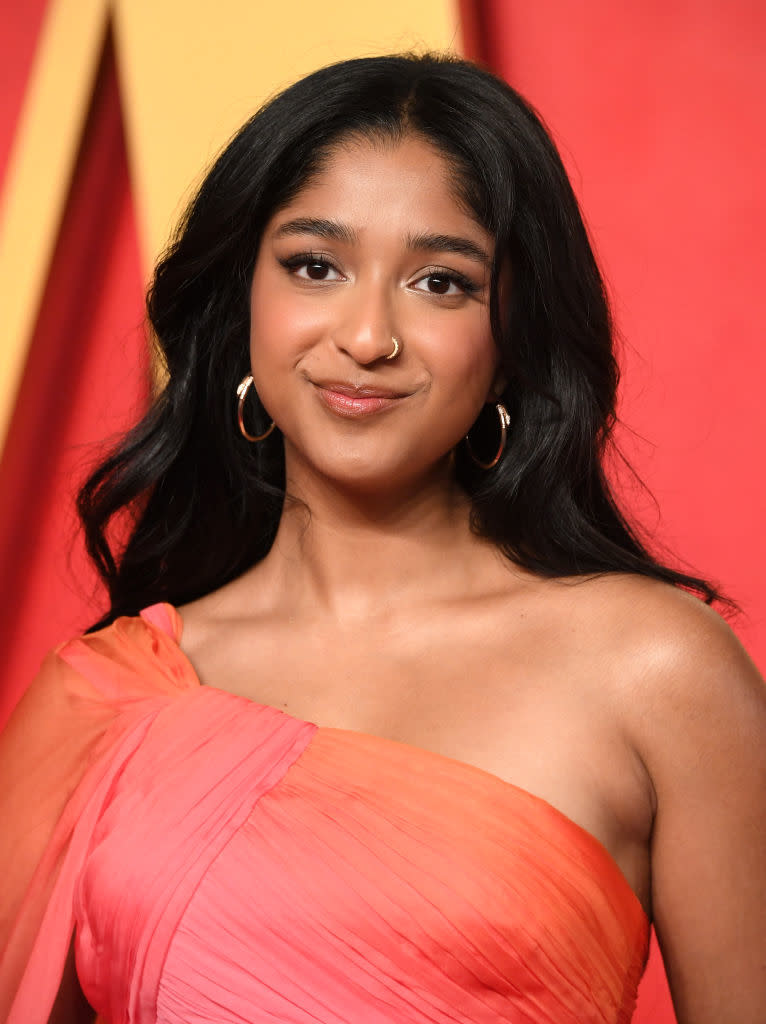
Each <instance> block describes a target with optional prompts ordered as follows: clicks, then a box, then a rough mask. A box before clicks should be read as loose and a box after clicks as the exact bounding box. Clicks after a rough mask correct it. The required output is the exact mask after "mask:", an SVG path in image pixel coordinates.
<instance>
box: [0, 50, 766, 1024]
mask: <svg viewBox="0 0 766 1024" xmlns="http://www.w3.org/2000/svg"><path fill="white" fill-rule="evenodd" d="M149 314H150V319H151V322H152V325H153V328H154V330H155V332H156V336H157V339H158V342H159V346H160V349H161V352H162V354H163V357H164V360H165V362H166V365H167V371H168V380H167V385H166V387H165V389H164V391H163V393H162V394H161V395H160V397H159V398H158V400H157V402H156V403H155V405H154V408H153V409H152V410H151V411H150V413H149V414H148V416H147V417H146V418H145V420H144V421H143V422H142V423H141V424H140V425H139V426H138V427H137V428H136V429H135V430H134V431H133V432H132V434H131V435H129V436H128V438H127V439H126V440H125V442H124V443H123V445H122V446H121V448H120V449H119V450H118V451H117V452H116V454H114V455H113V456H112V457H111V458H110V459H109V460H108V461H107V462H106V463H105V464H104V465H103V466H102V467H100V468H99V469H98V470H97V471H96V472H95V474H94V475H93V476H92V477H91V479H90V481H89V482H88V483H87V485H86V486H85V488H84V490H83V492H82V495H81V498H80V509H81V514H82V518H83V521H84V525H85V529H86V535H87V538H88V542H89V545H90V550H91V553H92V555H93V557H94V559H95V560H96V563H97V565H98V566H99V569H100V571H101V573H102V576H103V578H104V581H105V583H106V584H107V586H108V589H109V593H110V601H111V605H110V610H109V612H108V613H107V615H106V616H105V617H104V618H103V619H102V620H101V622H100V623H98V624H97V628H95V631H92V632H91V633H90V634H89V635H87V636H85V637H83V638H80V639H78V640H75V641H72V642H70V643H69V644H66V645H64V646H63V647H62V648H61V649H60V650H59V651H58V652H57V653H56V654H54V655H52V656H50V657H49V659H48V660H47V661H46V663H45V665H44V667H43V670H42V672H41V674H40V676H39V677H38V679H37V680H36V682H35V683H34V684H33V685H32V687H31V688H30V691H29V693H28V694H27V695H26V697H25V699H24V701H22V704H21V705H20V708H19V710H18V712H17V714H16V716H15V719H14V720H13V722H12V723H11V726H10V729H9V731H8V735H7V737H6V741H5V744H6V745H5V748H4V751H5V752H4V756H5V757H6V758H7V759H8V760H9V761H12V760H13V759H14V758H16V759H17V761H16V762H15V763H18V758H20V757H23V758H24V762H23V763H24V766H25V768H24V771H23V772H20V771H19V770H18V769H17V775H18V780H17V781H16V783H15V784H14V786H12V787H7V789H8V792H7V793H6V794H5V796H4V799H5V800H6V802H7V804H8V807H7V808H5V809H4V820H9V821H11V822H13V823H14V828H13V829H12V830H11V831H12V832H13V838H12V839H8V840H6V845H7V846H8V852H7V854H6V859H7V861H8V865H9V866H8V868H7V869H6V877H8V878H9V885H8V892H9V896H8V897H7V902H8V909H7V910H4V929H5V931H7V932H8V934H9V936H10V937H9V939H8V943H7V952H6V955H5V959H4V961H3V967H2V973H1V974H0V984H1V985H2V988H0V994H2V998H3V1014H4V1015H7V1019H8V1020H9V1021H11V1022H13V1024H16V1022H20V1021H24V1022H25V1024H29V1022H35V1021H46V1020H48V1019H51V1020H54V1021H66V1022H71V1021H80V1020H90V1019H92V1018H93V1014H94V1011H97V1012H98V1013H99V1015H100V1016H101V1017H102V1018H103V1019H104V1020H107V1021H110V1022H112V1021H115V1022H116V1021H127V1020H130V1021H141V1022H145V1021H152V1022H153V1021H163V1022H180V1021H184V1022H190V1021H216V1022H218V1021H227V1022H233V1021H236V1022H243V1021H247V1022H251V1021H259V1022H260V1021H296V1022H297V1021H309V1020H310V1021H317V1020H319V1021H328V1022H329V1021H333V1022H335V1021H341V1020H343V1021H360V1020H364V1021H365V1022H383V1021H386V1022H388V1021H397V1022H398V1021H408V1022H410V1021H412V1022H421V1021H439V1022H441V1021H451V1022H454V1021H466V1022H467V1021H471V1022H474V1021H498V1020H507V1021H514V1022H542V1021H546V1022H550V1021H555V1022H557V1024H562V1022H575V1021H576V1022H578V1024H582V1022H586V1021H610V1022H625V1021H628V1020H629V1019H630V1015H631V1012H632V1008H633V1005H634V1001H635V992H636V986H637V983H638V980H639V977H640V974H641V971H642V969H643V965H644V962H645V956H646V949H647V938H648V928H649V921H650V920H653V921H654V923H655V925H656V928H657V932H658V935H659V937H660V941H661V945H662V949H663V953H664V956H665V960H666V964H667V967H668V971H669V976H670V981H671V986H672V991H673V998H674V1003H675V1008H676V1012H677V1015H678V1019H679V1022H680V1024H707V1022H713V1021H714V1022H715V1024H722V1022H727V1021H731V1022H734V1021H736V1022H737V1024H748V1022H752V1024H755V1022H756V1021H759V1022H760V1021H762V1020H763V1016H764V1010H766V974H764V957H763V934H764V930H765V929H766V823H765V822H764V814H763V810H764V798H763V792H764V783H765V782H766V753H765V752H764V750H765V747H764V744H763V743H762V737H763V731H764V728H765V727H766V692H765V691H764V686H763V681H762V680H761V678H760V677H759V675H758V673H757V672H756V670H755V668H754V667H753V665H752V663H751V662H750V661H749V659H748V658H747V655H746V654H745V653H744V651H743V650H742V648H741V647H740V645H739V644H738V642H737V641H736V639H735V637H734V636H733V634H732V633H731V631H730V630H729V629H728V627H727V626H726V625H725V624H724V622H723V621H722V620H721V619H720V618H719V617H718V616H717V615H716V614H715V613H714V612H713V611H712V610H711V609H710V608H709V607H706V605H705V604H704V603H702V602H701V601H699V600H697V598H696V597H694V596H692V594H690V593H689V592H688V591H690V590H692V591H696V592H697V593H698V594H700V595H702V596H703V597H704V598H705V601H706V602H707V603H708V604H709V603H711V602H712V601H713V600H714V599H715V598H717V597H718V595H717V593H716V591H715V590H714V589H713V588H712V587H711V586H710V585H709V584H707V583H705V582H704V581H703V580H700V579H696V578H694V577H691V576H686V575H683V574H681V573H678V572H675V571H674V570H672V569H670V568H668V567H666V566H663V565H661V564H659V563H658V562H657V561H655V560H654V559H653V558H652V556H651V555H650V554H649V553H648V552H647V551H646V550H645V548H644V547H643V546H642V544H641V543H640V541H639V539H638V538H637V536H636V534H635V533H634V532H632V531H631V529H630V528H629V526H628V525H627V523H626V521H625V519H624V518H623V517H622V515H621V514H620V512H619V510H618V508H617V506H616V504H615V501H614V499H613V497H612V495H611V494H610V491H609V487H608V484H607V482H606V480H605V477H604V474H603V471H602V467H601V457H602V455H603V452H604V449H605V446H606V444H607V442H608V441H609V437H610V431H611V428H612V425H613V422H614V403H615V388H616V383H617V370H616V366H615V362H614V357H613V353H612V345H611V332H610V321H609V314H608V309H607V303H606V299H605V296H604V289H603V286H602V282H601V279H600V276H599V273H598V270H597V267H596V265H595V261H594V258H593V255H592V253H591V249H590V247H589V244H588V240H587V237H586V232H585V230H584V227H583V224H582V221H581V218H580V215H579V212H578V209H577V204H576V201H575V199H574V196H573V194H572V191H571V188H570V186H569V184H568V182H567V179H566V176H565V173H564V171H563V169H562V166H561V163H560V160H559V158H558V156H557V154H556V152H555V149H554V148H553V146H552V143H551V142H550V140H549V139H548V137H547V135H546V134H545V132H544V130H543V128H542V127H541V125H540V123H539V121H538V119H537V118H536V116H535V115H534V113H533V112H532V111H531V110H530V109H529V107H528V106H527V105H526V104H525V103H524V102H523V101H522V100H521V99H520V97H519V96H518V95H517V94H515V93H514V92H513V91H512V90H511V89H510V88H508V86H506V85H505V84H504V83H502V82H500V81H498V80H497V79H495V78H493V77H492V76H491V75H489V74H487V73H485V72H483V71H481V70H479V69H477V68H476V67H474V66H472V65H470V64H467V63H464V62H461V61H457V60H452V59H443V58H438V57H433V56H426V57H412V56H404V57H386V58H375V59H364V60H357V61H350V62H346V63H343V64H339V65H336V66H334V67H330V68H325V69H324V70H321V71H319V72H317V73H316V74H314V75H311V76H309V77H308V78H306V79H304V80H303V81H301V82H299V83H297V84H296V85H294V86H292V87H291V88H290V89H288V90H287V91H286V92H284V93H283V94H281V95H280V96H278V97H277V98H276V99H274V100H273V101H272V102H271V103H270V104H269V105H267V106H266V107H265V108H264V109H263V110H262V111H261V112H259V113H258V114H257V115H256V116H255V117H254V118H253V119H252V120H251V121H250V122H249V123H248V124H246V125H245V126H244V128H243V129H242V130H241V131H240V133H239V134H238V135H237V136H236V138H235V139H234V140H233V141H232V142H231V144H230V145H229V146H228V147H227V148H226V150H225V151H224V152H223V154H222V155H221V157H220V158H219V159H218V161H217V163H216V164H215V166H214V167H213V169H212V170H211V171H210V173H209V175H208V176H207V178H206V179H205V181H204V183H203V184H202V186H201V189H200V191H199V193H198V195H197V197H196V198H195V200H194V201H193V203H192V205H191V207H190V209H189V212H188V214H187V216H186V219H185V221H184V223H183V225H182V227H181V229H180V231H179V233H178V235H177V238H176V240H175V242H174V243H173V245H172V247H171V248H170V250H169V252H168V253H167V254H166V255H165V257H164V258H163V259H162V261H161V262H160V265H159V267H158V269H157V273H156V277H155V280H154V283H153V285H152V288H151V292H150V298H149ZM126 513H128V514H130V515H131V516H132V517H133V518H132V520H130V522H131V525H130V526H129V528H128V530H127V534H128V536H127V543H126V544H125V545H124V546H123V548H122V549H120V548H119V545H118V543H117V541H116V540H115V538H114V536H113V535H108V528H109V527H110V524H112V523H113V522H114V521H115V517H117V520H121V521H122V522H124V521H125V519H124V517H125V514H126ZM73 936H74V938H73ZM67 951H68V953H67ZM75 957H76V968H75ZM51 1007H53V1009H52V1010H51ZM4 1019H5V1018H4Z"/></svg>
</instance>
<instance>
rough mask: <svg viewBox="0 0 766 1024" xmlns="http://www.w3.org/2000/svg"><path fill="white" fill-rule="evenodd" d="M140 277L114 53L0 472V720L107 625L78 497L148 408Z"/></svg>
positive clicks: (100, 85) (105, 65)
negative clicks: (53, 655) (106, 444)
mask: <svg viewBox="0 0 766 1024" xmlns="http://www.w3.org/2000/svg"><path fill="white" fill-rule="evenodd" d="M139 267H140V264H139V252H138V241H137V234H136V224H135V220H134V215H133V208H132V203H131V197H130V182H129V180H128V169H127V159H126V153H125V143H124V138H123V132H122V122H121V114H120V100H119V95H118V89H117V78H116V71H115V62H114V55H113V51H112V48H111V45H107V48H106V51H105V56H104V59H103V62H102V67H101V69H100V72H99V75H98V81H97V86H96V90H95V93H94V99H93V104H92V109H91V111H90V114H89V117H88V121H87V125H86V127H85V132H84V138H83V144H82V148H81V152H80V154H79V157H78V161H77V166H76V171H75V176H74V181H73V185H72V189H71V193H70V196H69V198H68V202H67V207H66V211H65V214H64V219H63V223H62V227H61V232H60V236H59V239H58V242H57V245H56V249H55V253H54V256H53V261H52V267H51V271H50V275H49V280H48V283H47V287H46V291H45V296H44V300H43V306H42V309H41V312H40V315H39V318H38V322H37V324H36V327H35V331H34V336H33V339H32V344H31V347H30V351H29V357H28V362H27V365H26V367H25V371H24V377H23V381H22V384H21V390H20V393H19V397H18V400H17V403H16V407H15V410H14V415H13V419H12V422H11V427H10V432H9V435H8V440H7V444H6V449H5V454H4V458H3V462H2V464H0V493H2V494H3V496H4V498H3V502H2V504H1V505H0V579H2V585H3V605H4V608H3V615H2V618H1V619H0V650H2V651H3V652H4V667H3V679H2V684H1V689H0V720H4V718H5V716H6V715H7V713H8V712H9V711H10V708H11V707H12V706H13V704H14V703H15V701H16V700H17V699H18V697H19V696H20V695H21V693H22V691H23V689H24V688H25V687H26V685H27V684H28V682H29V680H30V679H31V677H32V676H33V675H34V673H35V671H36V670H37V666H38V665H39V662H40V660H41V658H42V655H43V654H44V652H45V651H46V650H47V649H48V648H50V647H51V646H53V645H54V644H56V643H58V642H60V641H61V640H63V639H65V638H66V637H67V636H69V635H71V634H72V633H74V632H76V631H80V630H81V629H82V628H84V627H86V626H87V625H89V624H90V622H92V621H93V620H94V619H95V618H97V617H98V614H99V610H98V608H97V607H96V605H94V602H93V591H94V584H95V579H94V574H93V572H92V570H91V569H90V568H89V566H88V565H87V560H86V558H85V554H84V549H83V545H82V542H81V540H80V539H79V537H77V530H76V522H75V514H74V492H75V490H76V485H77V482H78V481H79V480H81V479H82V477H83V473H84V469H85V467H86V466H87V464H88V462H89V460H90V459H92V456H93V451H92V449H91V448H90V447H89V446H90V445H92V444H93V443H94V442H98V441H100V440H102V439H103V438H104V437H106V436H108V435H110V434H114V433H115V432H117V431H119V430H121V429H124V427H125V426H127V425H128V424H129V423H130V421H131V420H133V419H134V418H135V415H136V412H137V410H138V409H140V408H141V407H142V406H143V405H144V404H145V402H146V399H147V396H148V392H149V374H148V367H147V359H146V354H145V353H146V343H145V339H144V332H143V328H142V319H143V311H142V307H143V297H142V284H141V273H140V269H139ZM101 604H103V601H102V602H101ZM99 608H100V604H99Z"/></svg>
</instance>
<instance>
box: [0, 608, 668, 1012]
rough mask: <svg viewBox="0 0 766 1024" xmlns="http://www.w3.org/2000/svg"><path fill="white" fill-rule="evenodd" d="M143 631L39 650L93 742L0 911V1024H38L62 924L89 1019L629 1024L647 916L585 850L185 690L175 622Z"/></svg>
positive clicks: (519, 811) (415, 760)
mask: <svg viewBox="0 0 766 1024" xmlns="http://www.w3.org/2000/svg"><path fill="white" fill-rule="evenodd" d="M142 616H143V617H142V618H141V619H122V620H118V622H117V623H115V624H114V625H113V626H111V627H109V628H108V629H107V630H104V631H102V632H101V633H99V634H94V635H92V636H89V637H86V638H83V639H81V640H79V641H75V642H73V643H72V644H70V645H68V646H66V647H65V648H64V649H62V650H61V651H60V652H59V655H58V658H59V661H63V662H64V664H65V665H66V666H67V671H68V672H71V673H73V675H72V677H71V678H69V679H68V680H67V685H68V686H69V688H70V689H71V688H72V686H73V685H74V684H76V686H77V687H79V689H78V690H77V692H78V694H79V696H80V699H81V698H82V695H83V693H84V692H87V685H88V684H89V685H91V686H92V687H93V692H92V693H89V694H88V701H89V702H90V712H91V713H92V712H93V711H94V710H95V708H97V707H98V708H99V709H100V715H101V718H102V719H103V720H104V721H102V725H103V726H104V728H103V731H102V733H101V735H100V736H98V737H97V738H96V740H95V742H94V739H93V735H92V732H93V728H94V727H93V724H92V723H91V722H90V721H89V723H88V724H89V729H90V731H89V732H88V740H89V743H88V747H89V749H88V753H87V756H86V757H85V760H86V762H87V763H86V767H85V769H84V770H83V773H82V778H81V779H80V780H79V781H78V782H76V783H75V784H74V785H73V787H72V783H71V781H70V783H69V786H70V787H72V791H71V793H70V796H69V799H68V801H65V810H64V813H63V814H61V817H60V819H59V820H58V821H57V822H55V823H54V824H53V825H52V826H50V836H49V837H48V839H47V842H46V843H45V847H44V850H43V855H42V858H41V860H40V864H41V867H40V868H38V871H37V873H36V874H35V876H34V877H33V879H32V884H31V886H30V887H29V890H28V892H27V895H26V897H24V898H23V899H22V900H21V901H19V900H18V899H17V900H16V902H15V909H16V924H15V925H14V926H13V927H12V928H11V933H10V934H11V941H10V943H9V949H10V950H11V956H12V959H14V951H15V963H16V973H17V975H19V974H20V977H18V976H17V977H16V979H15V980H16V989H15V993H14V994H15V1002H14V1003H13V1009H12V1010H11V1011H10V1016H9V1017H8V1020H9V1021H11V1022H12V1024H22V1022H23V1024H36V1022H37V1021H39V1022H40V1024H43V1022H44V1021H46V1020H47V1012H48V1011H49V1009H50V1004H51V1002H52V997H53V995H55V986H56V985H57V977H58V976H59V975H60V970H61V963H62V956H63V955H64V954H65V952H66V948H67V947H68V943H69V939H70V937H71V934H72V928H73V927H74V928H76V956H77V969H78V974H79V976H80V980H81V984H82V986H83V989H84V991H85V993H86V995H87V997H88V999H89V1001H90V1002H91V1004H92V1005H93V1006H94V1007H95V1008H96V1009H97V1010H98V1011H99V1014H100V1017H101V1019H103V1020H104V1021H108V1022H109V1024H123V1022H125V1024H127V1022H131V1024H160V1022H161V1024H202V1022H204V1024H255V1022H267V1021H268V1022H280V1024H285V1022H295V1024H304V1022H305V1024H308V1022H312V1024H316V1022H323V1024H340V1022H348V1024H352V1022H353V1024H361V1022H364V1024H379V1022H380V1024H382V1022H402V1024H404V1022H408V1024H409V1022H411V1024H426V1022H429V1024H442V1022H444V1024H447V1022H450V1024H454V1022H461V1024H469V1022H477V1024H478V1022H487V1024H489V1022H490V1021H491V1022H497V1021H510V1022H517V1024H554V1022H555V1024H570V1022H571V1024H575V1022H577V1024H589V1022H600V1024H625V1022H627V1021H629V1020H630V1016H631V1014H632V1010H633V1007H634V1004H635V997H636V989H637V985H638V981H639V978H640V975H641V972H642V969H643V965H644V962H645V958H646V951H647V940H648V923H647V920H646V917H645V915H644V912H643V910H642V908H641V905H640V903H639V901H638V899H637V898H636V896H635V894H634V893H633V892H632V890H631V889H630V887H629V885H628V883H627V881H626V880H625V878H624V876H623V875H622V873H621V872H620V870H619V868H618V866H617V865H616V863H615V862H614V860H613V859H612V858H611V856H610V855H609V853H608V852H607V851H606V849H605V848H604V847H603V846H602V845H601V844H600V843H599V842H598V841H597V840H596V839H595V838H594V837H593V836H591V835H589V833H587V832H586V831H584V830H583V829H582V828H580V827H579V826H578V825H576V824H575V823H574V822H572V821H570V820H569V819H568V818H567V817H565V816H564V815H563V814H561V813H560V812H559V811H557V810H556V809H554V808H553V807H552V806H551V805H549V804H548V803H546V802H545V801H543V800H541V799H540V798H538V797H535V796H533V795H532V794H530V793H527V792H526V791H524V790H522V789H519V788H518V787H516V786H513V785H511V784H509V783H507V782H504V781H503V780H501V779H499V778H497V777H495V776H493V775H491V774H489V773H487V772H484V771H481V770H480V769H478V768H474V767H471V766H469V765H466V764H464V763H462V762H459V761H455V760H452V759H450V758H447V757H444V756H442V755H439V754H435V753H430V752H427V751H424V750H421V749H419V748H414V747H411V746H408V745H406V744H401V743H397V742H394V741H391V740H386V739H382V738H379V737H374V736H369V735H366V734H360V733H356V732H350V731H347V730H339V729H328V728H317V727H316V726H315V725H313V724H312V723H309V722H304V721H301V720H300V719H296V718H294V717H292V716H290V715H286V714H284V713H283V712H281V711H278V710H276V709H275V708H271V707H267V706H264V705H260V704H256V703H253V702H251V701H249V700H246V699H244V698H242V697H237V696H234V695H232V694H230V693H227V692H226V691H224V690H220V689H216V688H212V687H203V686H201V685H200V684H199V680H198V679H197V678H196V676H195V675H194V672H193V669H192V668H191V666H190V664H189V663H188V661H187V660H186V658H185V657H184V655H183V654H182V652H181V651H180V648H179V647H178V640H179V639H180V630H181V622H180V618H179V617H178V615H177V613H176V612H175V610H174V609H172V608H171V607H170V606H168V605H159V606H154V607H153V608H151V609H147V610H146V611H145V612H144V613H142ZM150 678H153V679H154V692H153V693H152V686H151V685H150V684H149V683H148V682H147V680H148V679H150ZM78 680H79V681H78ZM83 681H85V682H83ZM97 695H98V696H97ZM75 703H77V702H75ZM79 712H80V715H82V708H81V707H80V708H79ZM86 717H87V716H86ZM80 724H81V723H80ZM59 802H60V801H59ZM67 804H68V805H69V806H66V805H67ZM73 810H74V811H76V814H75V815H74V816H73ZM62 821H63V822H65V824H64V826H63V831H62V824H61V822H62ZM38 827H39V822H38ZM51 848H53V849H54V850H55V851H56V855H55V864H51V863H49V862H48V861H46V853H45V850H50V849H51ZM1 852H2V848H1V846H0V853H1ZM62 863H63V864H64V868H63V869H62V868H61V864H62ZM51 875H54V876H55V877H54V878H53V879H52V881H51ZM30 892H31V893H32V896H31V897H30V895H29V893H30ZM40 892H44V893H45V896H46V898H47V900H48V903H47V908H48V909H47V910H46V911H44V912H43V913H41V912H40V906H39V903H40V898H39V893H40ZM35 893H37V894H38V895H37V896H35ZM51 907H53V908H54V909H53V910H51ZM19 922H20V923H19ZM20 949H25V951H26V953H27V954H28V956H27V964H28V966H27V967H26V969H22V968H21V966H20V964H19V950H20ZM51 959H52V961H53V967H51ZM3 969H4V968H3V966H0V995H4V994H5V991H4V985H6V984H9V983H10V982H6V980H5V978H4V975H3ZM57 972H58V974H57ZM12 974H13V971H10V974H9V977H10V975H12ZM46 1006H47V1011H46Z"/></svg>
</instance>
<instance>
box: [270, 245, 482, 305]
mask: <svg viewBox="0 0 766 1024" xmlns="http://www.w3.org/2000/svg"><path fill="white" fill-rule="evenodd" d="M279 262H280V263H281V265H282V266H283V267H284V268H285V269H286V270H288V271H290V272H291V273H294V272H295V271H296V270H299V269H300V268H301V267H306V266H310V265H312V264H313V265H315V266H316V265H319V266H326V267H330V268H331V269H332V270H337V269H338V268H337V267H336V266H335V264H334V263H333V262H332V260H331V259H329V258H328V257H327V256H325V255H323V254H322V253H317V252H300V253H296V254H295V255H294V256H287V257H284V258H283V259H280V260H279ZM428 277H441V278H444V279H445V280H447V281H449V282H450V284H455V285H457V287H458V288H460V290H461V291H463V292H464V293H465V294H466V295H473V294H474V293H475V292H478V291H479V285H477V284H476V283H475V282H474V281H472V280H471V279H470V278H468V277H465V276H464V275H463V274H459V273H457V271H455V270H447V269H446V268H445V267H429V268H428V270H427V272H426V273H425V274H423V275H422V276H421V277H419V278H418V281H423V280H425V279H426V278H428ZM319 283H321V282H319ZM429 294H431V295H439V292H430V293H429ZM446 297H447V298H454V296H446Z"/></svg>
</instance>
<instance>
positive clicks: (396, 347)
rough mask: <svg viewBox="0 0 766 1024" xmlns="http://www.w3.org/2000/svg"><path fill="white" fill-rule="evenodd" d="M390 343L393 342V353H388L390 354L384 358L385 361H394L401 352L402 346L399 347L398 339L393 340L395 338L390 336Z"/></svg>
mask: <svg viewBox="0 0 766 1024" xmlns="http://www.w3.org/2000/svg"><path fill="white" fill-rule="evenodd" d="M391 341H393V343H394V351H393V352H390V353H389V354H388V355H387V356H386V359H396V357H397V356H398V355H399V353H400V352H401V350H402V346H401V343H400V341H399V339H398V338H395V337H394V336H393V334H392V335H391Z"/></svg>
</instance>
